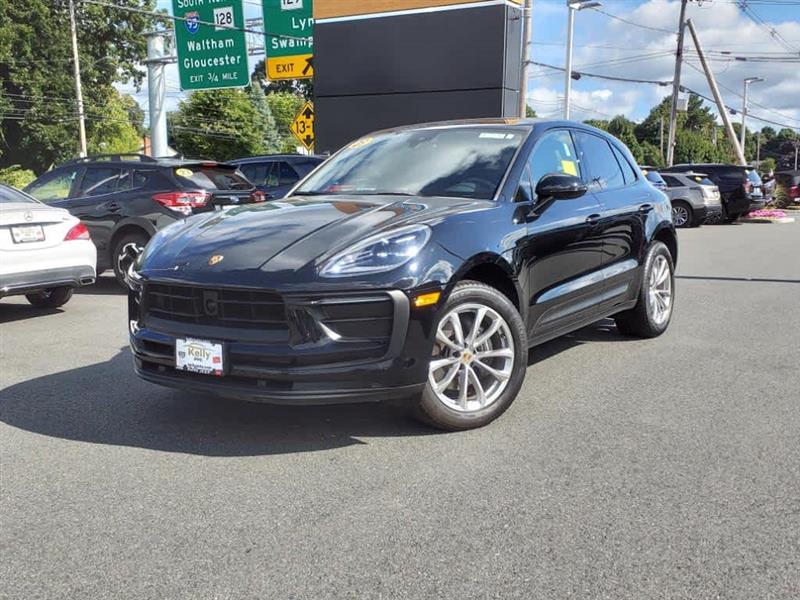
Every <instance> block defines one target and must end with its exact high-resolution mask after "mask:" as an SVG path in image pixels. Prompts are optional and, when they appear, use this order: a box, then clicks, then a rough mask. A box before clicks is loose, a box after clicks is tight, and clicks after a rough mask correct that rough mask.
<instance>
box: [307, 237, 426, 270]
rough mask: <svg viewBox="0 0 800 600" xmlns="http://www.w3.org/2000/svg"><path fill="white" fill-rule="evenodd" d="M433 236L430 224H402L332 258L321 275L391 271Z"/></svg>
mask: <svg viewBox="0 0 800 600" xmlns="http://www.w3.org/2000/svg"><path fill="white" fill-rule="evenodd" d="M430 238H431V229H430V227H428V226H427V225H412V226H409V227H401V228H400V229H393V230H392V231H387V232H384V233H379V234H377V235H373V236H370V237H368V238H367V239H365V240H364V241H361V242H358V243H357V244H354V245H353V246H350V247H349V248H347V249H346V250H344V251H342V252H339V253H338V254H336V255H335V256H334V257H333V258H331V259H330V260H328V261H327V262H326V263H325V265H324V266H323V267H322V270H321V271H320V275H322V276H324V277H347V276H349V275H361V274H363V273H381V272H383V271H391V270H392V269H396V268H397V267H400V266H402V265H404V264H405V263H407V262H408V261H410V260H411V259H412V258H414V257H415V256H416V255H417V254H419V252H420V250H422V248H424V247H425V244H427V243H428V240H429V239H430Z"/></svg>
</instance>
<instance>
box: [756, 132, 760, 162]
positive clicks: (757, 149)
mask: <svg viewBox="0 0 800 600" xmlns="http://www.w3.org/2000/svg"><path fill="white" fill-rule="evenodd" d="M759 168H761V131H760V130H759V132H758V133H757V134H756V169H759Z"/></svg>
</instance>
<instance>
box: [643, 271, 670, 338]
mask: <svg viewBox="0 0 800 600" xmlns="http://www.w3.org/2000/svg"><path fill="white" fill-rule="evenodd" d="M647 299H648V303H649V305H650V314H651V315H652V317H653V321H655V322H656V324H658V325H663V324H664V323H666V322H667V320H668V319H669V316H670V314H671V313H672V272H671V268H670V266H669V261H668V260H667V258H666V257H665V256H662V255H658V256H656V257H655V260H653V266H652V268H651V269H650V282H649V288H648V290H647Z"/></svg>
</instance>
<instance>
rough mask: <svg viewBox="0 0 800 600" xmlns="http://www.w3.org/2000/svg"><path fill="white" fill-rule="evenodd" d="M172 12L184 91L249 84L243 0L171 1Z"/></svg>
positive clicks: (179, 69) (179, 70)
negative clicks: (176, 18) (174, 19)
mask: <svg viewBox="0 0 800 600" xmlns="http://www.w3.org/2000/svg"><path fill="white" fill-rule="evenodd" d="M172 13H173V15H174V16H176V17H182V18H183V19H185V20H176V21H175V45H176V48H177V52H178V72H179V73H180V79H181V89H182V90H207V89H217V88H233V87H244V86H246V85H248V84H249V83H250V73H249V67H248V64H247V43H246V42H245V35H244V31H242V29H243V28H244V10H243V8H242V0H172ZM206 23H208V24H206ZM211 23H213V25H212V24H211ZM229 27H238V28H240V29H239V30H237V29H229Z"/></svg>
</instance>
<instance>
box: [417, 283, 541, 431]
mask: <svg viewBox="0 0 800 600" xmlns="http://www.w3.org/2000/svg"><path fill="white" fill-rule="evenodd" d="M441 315H442V316H441V318H440V319H439V322H438V324H437V327H436V339H435V341H434V347H433V355H432V358H431V362H430V366H429V369H428V383H427V385H426V386H425V390H424V391H423V393H422V396H421V397H420V399H419V402H418V406H417V408H418V411H417V412H418V416H419V417H420V418H421V419H422V420H424V421H426V422H428V423H429V424H431V425H433V426H435V427H438V428H440V429H445V430H449V431H460V430H464V429H472V428H475V427H482V426H484V425H487V424H488V423H490V422H492V421H493V420H495V419H496V418H497V417H499V416H500V415H501V414H503V412H505V410H506V409H507V408H508V407H509V406H511V403H512V402H513V401H514V399H515V398H516V397H517V394H518V393H519V390H520V387H521V386H522V381H523V380H524V379H525V370H526V368H527V362H528V341H527V336H526V334H525V325H524V323H523V322H522V317H520V314H519V312H518V311H517V309H516V308H515V307H514V305H513V304H512V303H511V302H510V301H509V299H508V298H507V297H506V296H505V295H503V294H502V293H500V292H499V291H498V290H496V289H495V288H493V287H490V286H488V285H485V284H483V283H478V282H475V281H464V282H461V283H459V284H457V285H456V287H455V289H454V290H453V293H452V294H450V297H449V298H448V300H447V303H446V304H445V305H444V307H443V308H442V310H441Z"/></svg>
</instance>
